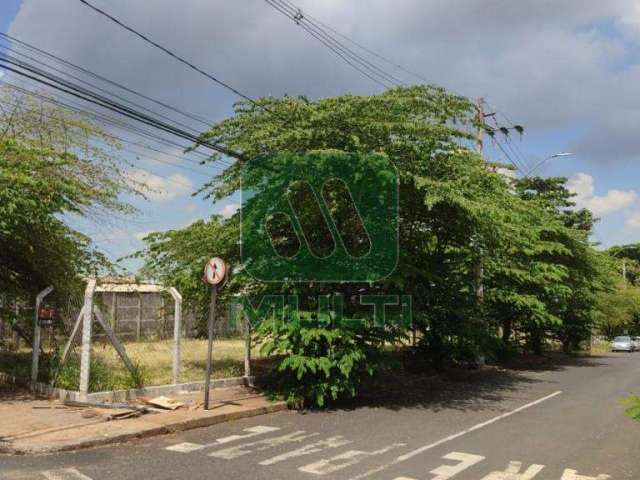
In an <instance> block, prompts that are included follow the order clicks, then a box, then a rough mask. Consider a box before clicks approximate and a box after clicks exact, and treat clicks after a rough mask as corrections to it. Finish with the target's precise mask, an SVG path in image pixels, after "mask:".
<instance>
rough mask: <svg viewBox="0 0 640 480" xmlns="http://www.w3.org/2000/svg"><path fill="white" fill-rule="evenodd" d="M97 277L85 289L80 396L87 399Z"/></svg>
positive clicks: (90, 280)
mask: <svg viewBox="0 0 640 480" xmlns="http://www.w3.org/2000/svg"><path fill="white" fill-rule="evenodd" d="M95 289H96V279H95V278H90V279H89V281H88V282H87V288H86V290H85V291H84V315H83V317H82V350H81V354H80V398H81V399H82V400H86V399H87V395H88V393H89V375H90V373H91V372H90V363H91V323H92V320H93V293H94V292H95Z"/></svg>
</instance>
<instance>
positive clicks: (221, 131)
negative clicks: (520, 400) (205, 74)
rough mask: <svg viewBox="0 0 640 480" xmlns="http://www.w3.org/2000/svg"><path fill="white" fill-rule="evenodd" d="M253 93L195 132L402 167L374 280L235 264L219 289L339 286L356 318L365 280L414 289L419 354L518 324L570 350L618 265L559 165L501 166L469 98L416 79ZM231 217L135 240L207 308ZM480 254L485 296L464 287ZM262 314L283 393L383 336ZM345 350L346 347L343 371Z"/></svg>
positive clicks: (324, 388) (322, 390)
mask: <svg viewBox="0 0 640 480" xmlns="http://www.w3.org/2000/svg"><path fill="white" fill-rule="evenodd" d="M260 104H262V105H263V106H264V107H266V109H267V111H265V109H262V108H259V107H256V106H255V105H253V104H250V103H248V102H240V103H238V104H237V105H236V112H235V115H234V116H233V117H232V118H229V119H226V120H224V121H221V122H219V123H217V124H215V125H213V126H212V127H211V128H210V129H209V131H207V132H206V133H205V134H203V138H204V139H206V140H208V141H213V142H220V143H223V144H225V145H227V146H228V147H229V148H231V149H233V150H235V151H240V152H243V154H244V155H245V156H246V157H247V158H249V159H260V158H266V157H269V158H271V157H273V156H277V155H283V156H284V157H287V156H289V157H290V156H292V155H298V156H299V155H300V154H309V153H310V152H317V151H327V150H334V151H335V150H337V151H340V152H345V153H347V154H367V155H369V154H383V155H385V156H386V157H387V158H388V159H389V160H390V161H391V162H392V163H393V164H394V165H395V167H396V168H397V170H398V173H399V178H400V186H399V193H400V200H399V207H400V224H399V236H400V248H399V250H400V252H399V253H400V255H399V262H398V266H397V268H396V270H395V271H394V272H393V273H392V274H391V275H390V276H388V277H387V278H385V279H384V280H383V281H380V282H375V283H363V284H357V283H322V284H318V283H314V282H309V283H306V284H305V283H299V284H292V283H290V282H287V281H285V280H283V281H282V283H269V284H267V283H258V282H256V281H255V280H252V279H251V278H249V277H248V276H247V275H245V274H244V273H243V272H239V273H238V274H237V275H235V276H234V277H233V278H232V281H231V283H230V284H229V285H228V286H227V287H225V293H224V294H225V295H231V294H234V293H242V294H249V295H251V296H252V297H254V298H260V297H261V296H263V295H268V294H272V293H278V294H297V295H299V297H300V298H301V307H302V308H306V309H311V308H312V307H314V305H313V302H312V301H309V300H305V299H308V298H316V297H317V296H318V295H324V294H333V293H341V294H342V295H343V297H344V298H345V299H346V301H345V314H346V315H347V316H350V317H354V318H355V317H358V316H362V315H363V314H364V312H363V311H362V309H360V308H359V307H358V306H357V305H356V304H355V302H352V301H350V299H353V298H356V297H358V296H359V295H360V294H361V292H363V291H365V292H366V293H367V294H398V293H402V294H405V295H411V296H412V298H413V318H414V323H415V328H416V329H417V330H418V332H419V338H420V347H421V349H420V354H421V355H423V356H424V357H425V358H426V359H428V361H429V363H430V364H431V365H434V366H436V367H440V366H443V365H445V364H446V363H447V362H460V363H474V362H475V361H476V360H477V358H478V357H479V356H481V355H485V356H488V357H490V358H504V357H505V356H508V355H510V354H512V352H514V351H517V350H518V349H519V348H521V345H519V344H518V345H515V344H513V342H514V341H515V340H514V338H516V337H517V338H522V337H524V338H526V345H525V346H526V347H527V348H529V349H531V350H533V351H536V352H540V350H541V348H542V345H543V343H544V341H545V339H546V338H548V337H551V338H554V339H559V340H560V341H562V342H563V344H564V345H565V348H566V349H567V350H569V349H572V348H575V347H576V346H577V345H578V344H579V343H580V341H582V340H584V339H585V338H587V337H588V336H589V334H590V333H591V330H592V328H593V327H594V324H595V322H596V318H597V314H598V301H597V300H598V298H599V296H601V295H606V293H605V292H610V291H612V286H613V282H612V278H613V276H614V273H615V269H614V266H613V265H612V262H610V260H609V257H608V256H607V255H606V254H603V253H599V252H597V251H595V250H594V248H593V246H592V245H591V244H590V242H589V234H590V231H591V228H592V226H593V223H594V218H593V215H592V214H591V212H589V211H587V210H575V209H574V203H573V201H572V194H571V193H570V192H569V191H568V190H567V188H566V186H565V183H566V179H564V178H550V179H542V178H531V179H529V178H527V179H520V180H509V179H506V178H505V177H504V176H502V175H500V174H498V173H496V171H495V169H494V166H493V165H490V164H488V163H487V162H485V160H484V159H483V158H481V157H480V156H479V155H477V154H476V153H475V152H474V151H473V150H472V149H471V148H469V147H470V141H471V140H472V138H473V134H474V130H475V128H476V127H478V125H476V120H475V118H476V108H475V105H474V104H473V103H472V102H470V101H469V100H468V99H466V98H462V97H458V96H455V95H451V94H449V93H447V92H446V91H444V90H442V89H438V88H434V87H430V86H416V87H408V88H396V89H392V90H388V91H385V92H384V93H382V94H380V95H376V96H369V97H358V96H352V95H344V96H340V97H335V98H324V99H319V100H314V101H311V100H309V99H306V98H290V97H285V98H282V99H277V98H265V99H261V100H260ZM283 119H285V120H284V121H283ZM345 157H346V156H345ZM219 159H220V157H219V156H213V157H212V158H211V159H210V161H211V162H216V161H218V160H219ZM247 163H248V164H249V165H247ZM252 163H256V162H252V161H249V162H242V161H241V162H237V163H236V164H234V165H233V166H231V167H228V168H225V170H224V171H223V172H222V173H221V174H220V175H218V176H216V177H214V178H212V179H211V181H210V182H208V183H207V184H205V185H203V187H202V190H201V193H203V194H204V196H205V198H211V199H214V200H219V199H223V198H227V197H229V196H231V195H234V194H236V193H237V191H238V190H239V188H240V179H241V176H242V174H243V169H245V168H247V166H249V167H251V164H252ZM244 173H246V172H244ZM254 173H255V172H254ZM258 173H259V172H258ZM238 217H239V215H236V216H234V217H232V218H231V219H228V220H226V221H222V220H221V219H219V218H217V217H214V218H212V219H211V220H209V221H207V222H197V223H195V224H193V225H191V226H189V227H187V228H185V229H183V230H180V231H172V232H166V233H158V234H153V235H152V236H150V237H148V238H147V239H146V248H145V250H144V251H143V252H141V253H140V255H142V256H143V257H144V259H145V265H146V269H147V270H146V271H147V272H149V274H150V275H152V276H155V277H157V278H160V279H162V280H164V281H165V282H166V283H171V284H175V285H181V287H180V288H181V289H184V290H185V291H187V292H189V293H188V296H189V298H190V299H191V300H192V301H193V302H194V305H197V306H198V308H200V309H201V310H200V312H201V314H202V316H203V317H204V312H205V309H206V302H207V293H206V289H205V288H204V287H203V286H202V285H201V283H200V275H201V271H202V265H203V264H204V261H205V259H206V258H207V257H209V256H211V255H222V256H225V258H227V259H228V260H229V261H230V262H231V263H232V264H234V263H235V262H237V261H238V258H239V255H238V248H237V247H238V243H237V242H238V240H239V223H240V222H239V218H238ZM480 266H481V267H482V272H483V287H484V297H483V298H482V299H481V298H478V296H477V294H476V291H477V276H478V275H477V274H478V271H479V267H480ZM273 328H274V329H273V330H271V331H267V332H263V334H262V336H261V338H262V339H263V340H264V341H265V342H266V343H265V345H268V347H266V348H267V350H266V351H267V352H268V353H272V354H274V355H280V356H281V357H280V358H281V363H280V368H281V370H280V374H281V375H282V378H283V382H284V383H283V385H284V386H283V388H284V390H285V391H286V392H287V396H288V398H289V400H290V401H292V402H294V403H295V402H307V404H310V405H316V406H318V405H321V404H326V402H328V401H332V400H334V399H335V398H341V397H342V396H349V395H351V394H352V393H353V392H354V391H355V390H354V389H355V388H356V387H355V386H354V385H356V384H357V383H358V382H359V379H360V378H361V376H362V375H363V372H364V373H368V369H367V366H368V363H369V362H370V361H371V360H370V358H371V354H372V353H374V352H379V351H380V350H381V348H382V347H381V344H380V343H378V342H377V341H375V340H374V341H369V340H367V341H364V340H363V339H364V338H365V336H364V335H363V334H362V332H354V331H351V330H345V331H342V330H336V329H331V328H328V327H322V328H310V327H305V326H301V325H298V324H294V325H279V326H277V327H273ZM400 333H406V331H405V332H400ZM515 333H517V334H518V335H515ZM334 346H338V347H339V348H336V349H334ZM317 352H319V354H318V355H317V354H316V353H317ZM338 354H339V356H337V355H338ZM343 357H344V358H347V359H349V360H347V362H348V365H350V369H348V370H346V372H347V373H346V374H345V373H344V372H342V371H341V370H340V365H341V364H340V361H341V359H342V358H343ZM327 371H328V372H329V374H327ZM298 376H300V377H299V378H298Z"/></svg>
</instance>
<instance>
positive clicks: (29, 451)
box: [0, 402, 287, 455]
mask: <svg viewBox="0 0 640 480" xmlns="http://www.w3.org/2000/svg"><path fill="white" fill-rule="evenodd" d="M283 410H287V404H286V403H285V402H274V403H272V404H271V405H267V406H262V407H256V408H252V409H248V410H244V411H240V412H230V413H225V414H222V415H214V416H211V417H200V418H192V419H187V420H180V421H177V422H174V423H169V424H167V425H162V426H159V427H149V428H146V429H142V430H140V431H138V432H128V433H122V434H120V435H118V434H116V435H113V436H109V437H100V438H92V439H90V440H80V441H77V442H69V443H66V444H63V445H55V446H47V445H33V446H30V447H14V446H12V445H10V444H9V445H6V444H5V445H2V443H0V454H7V455H45V454H52V453H58V452H69V451H74V450H83V449H87V448H93V447H100V446H104V445H113V444H117V443H125V442H129V441H131V440H136V439H141V438H150V437H155V436H159V435H166V434H169V433H175V432H184V431H187V430H193V429H196V428H203V427H209V426H212V425H216V424H218V423H225V422H231V421H234V420H240V419H243V418H250V417H256V416H258V415H265V414H267V413H275V412H280V411H283ZM7 443H8V442H7Z"/></svg>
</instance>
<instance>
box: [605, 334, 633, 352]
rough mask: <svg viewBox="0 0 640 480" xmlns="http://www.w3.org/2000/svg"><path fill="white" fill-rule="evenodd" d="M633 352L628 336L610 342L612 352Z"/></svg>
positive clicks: (631, 342)
mask: <svg viewBox="0 0 640 480" xmlns="http://www.w3.org/2000/svg"><path fill="white" fill-rule="evenodd" d="M634 350H635V347H634V344H633V341H632V340H631V337H630V336H628V335H621V336H619V337H616V338H614V339H613V342H611V351H612V352H633V351H634Z"/></svg>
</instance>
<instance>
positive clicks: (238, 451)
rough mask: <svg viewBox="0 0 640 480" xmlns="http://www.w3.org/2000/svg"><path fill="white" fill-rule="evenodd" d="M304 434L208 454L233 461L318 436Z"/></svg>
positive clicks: (289, 435) (300, 433) (294, 434)
mask: <svg viewBox="0 0 640 480" xmlns="http://www.w3.org/2000/svg"><path fill="white" fill-rule="evenodd" d="M304 433H305V432H304V430H299V431H297V432H293V433H290V434H288V435H283V436H281V437H274V438H266V439H264V440H258V441H257V442H251V443H244V444H242V445H237V446H235V447H230V448H225V449H223V450H218V451H216V452H212V453H210V454H209V456H210V457H216V458H223V459H225V460H233V459H234V458H238V457H241V456H243V455H247V454H249V453H251V452H253V451H255V452H259V451H262V450H266V449H268V448H274V447H277V446H279V445H285V444H287V443H295V442H302V441H303V440H306V439H307V438H311V437H315V436H317V435H320V434H319V433H310V434H307V435H305V434H304ZM253 447H257V448H255V449H254V448H253Z"/></svg>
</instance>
